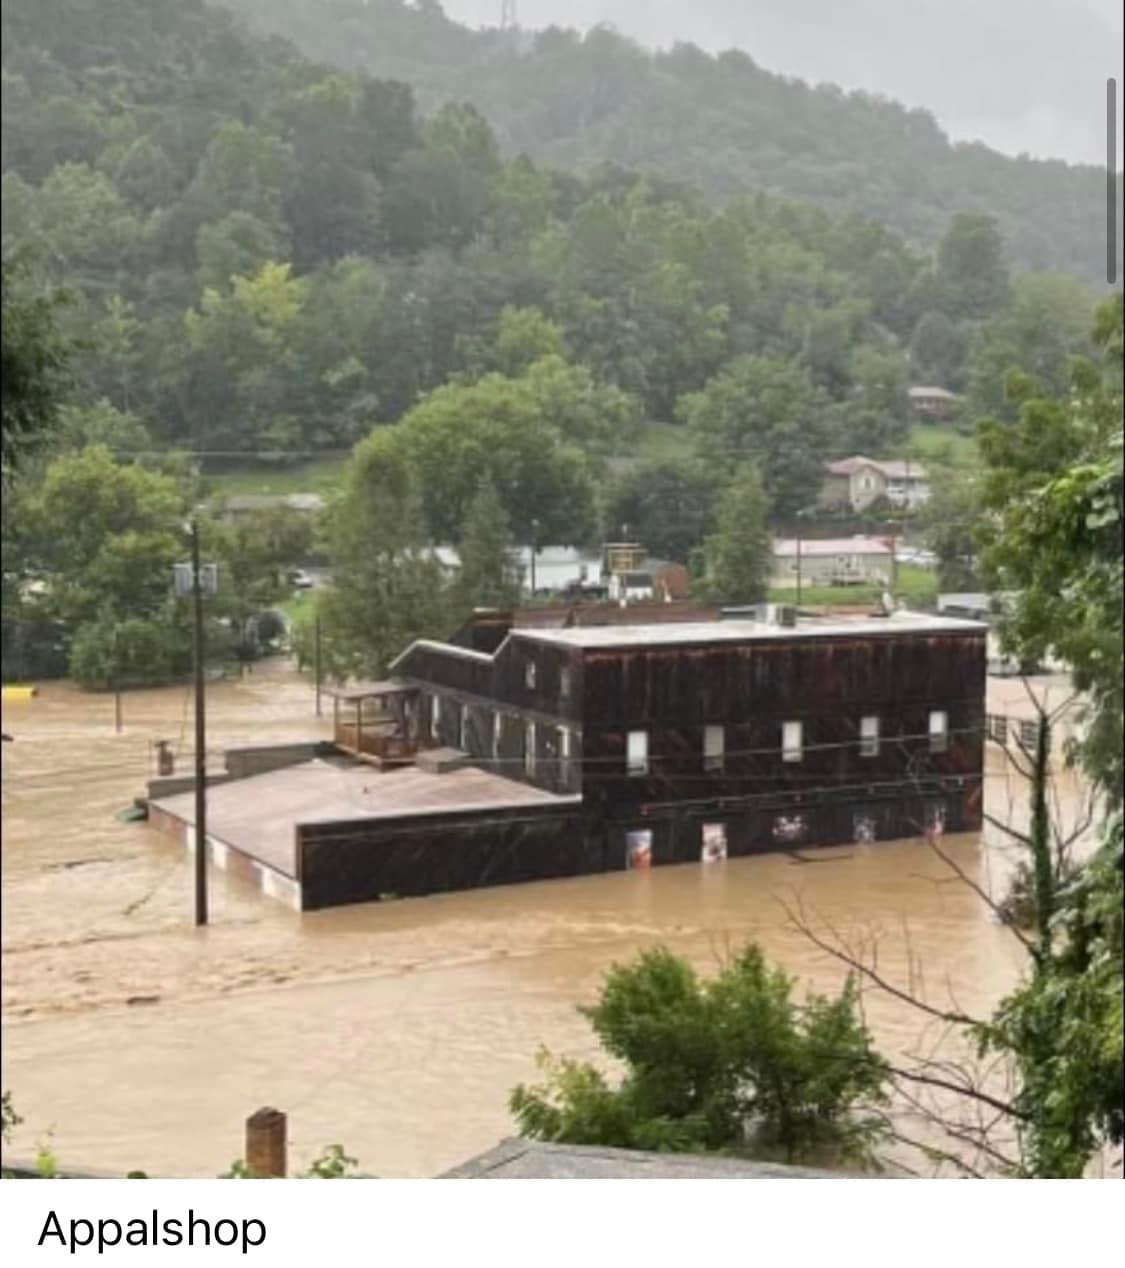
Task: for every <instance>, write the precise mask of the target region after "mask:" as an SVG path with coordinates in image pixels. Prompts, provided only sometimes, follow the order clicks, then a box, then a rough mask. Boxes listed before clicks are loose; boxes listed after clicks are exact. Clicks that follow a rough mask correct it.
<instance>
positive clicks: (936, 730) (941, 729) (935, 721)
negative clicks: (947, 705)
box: [930, 709, 949, 753]
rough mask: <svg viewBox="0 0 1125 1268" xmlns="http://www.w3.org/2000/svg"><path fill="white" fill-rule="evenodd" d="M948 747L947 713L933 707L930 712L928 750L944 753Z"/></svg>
mask: <svg viewBox="0 0 1125 1268" xmlns="http://www.w3.org/2000/svg"><path fill="white" fill-rule="evenodd" d="M948 747H949V714H947V713H946V712H945V710H944V709H935V710H934V711H933V712H932V713H931V714H930V752H931V753H944V752H945V750H946V749H947V748H948Z"/></svg>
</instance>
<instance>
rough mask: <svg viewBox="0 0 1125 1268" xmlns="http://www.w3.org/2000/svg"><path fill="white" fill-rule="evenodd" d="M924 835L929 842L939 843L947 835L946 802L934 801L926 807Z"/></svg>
mask: <svg viewBox="0 0 1125 1268" xmlns="http://www.w3.org/2000/svg"><path fill="white" fill-rule="evenodd" d="M924 835H925V837H926V839H927V840H929V841H937V840H939V839H940V838H941V837H942V836H944V835H945V802H944V801H932V802H930V804H929V805H928V806H927V807H926V823H925V829H924Z"/></svg>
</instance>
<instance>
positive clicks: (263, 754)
mask: <svg viewBox="0 0 1125 1268" xmlns="http://www.w3.org/2000/svg"><path fill="white" fill-rule="evenodd" d="M335 753H336V746H335V745H334V744H333V743H332V741H331V740H300V741H297V742H295V743H288V744H255V745H252V746H250V747H247V748H231V749H227V751H226V753H224V754H223V761H224V765H225V767H226V769H225V770H221V771H208V772H207V786H208V787H209V788H213V787H215V786H216V785H217V784H225V783H228V782H229V781H230V780H232V779H245V778H246V777H247V776H249V775H264V774H266V773H267V772H268V771H272V770H284V768H285V767H286V766H297V765H299V764H300V763H301V762H308V761H311V760H312V759H313V758H314V757H330V756H332V755H333V754H335ZM147 787H148V799H149V801H160V800H161V799H162V798H164V797H175V796H176V795H177V794H179V793H185V792H191V790H192V789H193V788H194V787H195V774H194V772H193V773H192V774H190V775H158V776H157V777H156V778H155V779H150V780H149V781H148V785H147Z"/></svg>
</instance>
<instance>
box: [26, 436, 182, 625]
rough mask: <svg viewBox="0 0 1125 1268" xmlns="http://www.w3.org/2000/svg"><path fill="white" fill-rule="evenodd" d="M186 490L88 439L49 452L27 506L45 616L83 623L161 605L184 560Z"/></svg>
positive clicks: (149, 613) (146, 612)
mask: <svg viewBox="0 0 1125 1268" xmlns="http://www.w3.org/2000/svg"><path fill="white" fill-rule="evenodd" d="M187 493H188V491H187V489H186V487H185V486H184V485H183V484H182V483H181V482H180V481H177V480H176V479H174V478H173V477H171V476H168V475H164V474H161V473H159V472H155V471H148V470H146V469H145V468H144V467H142V466H141V465H139V464H138V463H135V462H129V463H118V462H115V461H114V458H113V455H112V454H111V453H110V451H109V450H108V449H106V448H105V447H104V446H101V445H92V446H90V447H88V448H86V449H83V450H81V451H79V452H76V453H67V454H63V455H61V456H59V457H58V458H55V459H54V460H53V461H52V462H51V463H50V464H49V466H48V467H47V469H46V472H45V473H44V477H43V483H42V486H41V487H40V488H39V490H38V491H37V493H36V496H35V499H34V502H33V504H32V506H31V507H30V508H29V515H30V516H32V517H33V519H34V521H35V522H36V524H37V525H39V526H40V542H41V546H42V552H43V556H42V559H41V567H42V572H43V574H44V575H45V576H47V577H48V578H49V591H50V600H49V607H50V610H51V614H52V615H53V616H54V617H56V618H57V619H58V620H60V621H62V622H63V623H64V624H65V625H66V626H67V627H68V628H69V629H70V630H72V631H76V630H77V629H78V627H79V626H80V625H82V624H83V623H85V622H87V621H94V620H99V619H102V618H103V617H106V618H113V619H123V618H125V617H130V616H132V617H146V616H154V615H156V614H157V613H159V612H163V610H164V609H165V607H166V605H167V602H168V597H169V593H170V590H171V575H172V564H173V563H175V562H176V561H177V560H179V559H181V558H182V555H183V550H184V546H183V541H182V525H183V522H184V517H185V515H186V512H187Z"/></svg>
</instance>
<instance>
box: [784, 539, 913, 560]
mask: <svg viewBox="0 0 1125 1268" xmlns="http://www.w3.org/2000/svg"><path fill="white" fill-rule="evenodd" d="M798 543H799V544H800V554H801V556H802V558H804V559H815V558H817V557H818V556H819V557H823V556H825V555H890V554H892V553H893V549H892V547H891V545H890V543H889V542H888V541H886V540H885V539H884V538H882V537H862V536H858V537H821V538H815V537H814V538H805V537H802V538H799V539H798V538H796V537H775V538H774V542H773V553H774V555H775V556H778V557H779V558H783V559H784V558H789V557H793V558H796V556H797V553H798V551H797V548H798Z"/></svg>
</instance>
